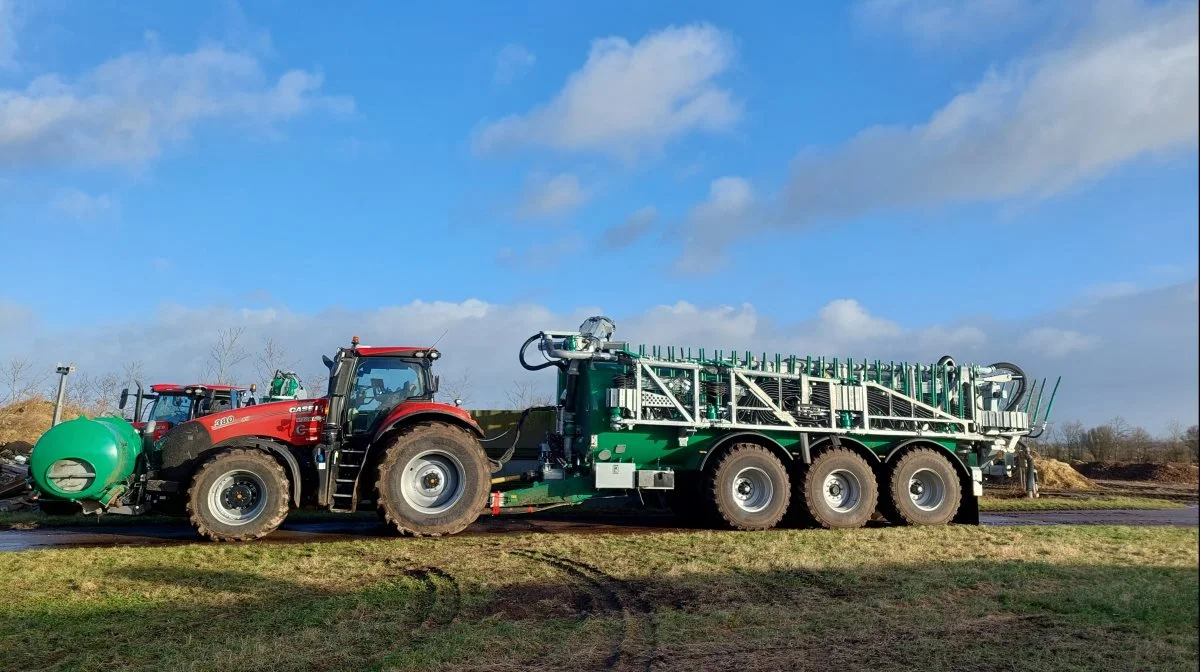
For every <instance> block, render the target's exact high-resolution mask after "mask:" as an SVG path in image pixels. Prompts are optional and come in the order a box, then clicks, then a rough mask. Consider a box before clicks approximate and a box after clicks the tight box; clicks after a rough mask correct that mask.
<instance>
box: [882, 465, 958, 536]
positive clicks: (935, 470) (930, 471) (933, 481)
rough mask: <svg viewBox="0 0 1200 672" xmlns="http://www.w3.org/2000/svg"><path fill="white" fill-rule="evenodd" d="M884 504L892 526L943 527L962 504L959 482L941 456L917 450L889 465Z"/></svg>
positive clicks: (951, 466) (952, 467)
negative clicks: (890, 469)
mask: <svg viewBox="0 0 1200 672" xmlns="http://www.w3.org/2000/svg"><path fill="white" fill-rule="evenodd" d="M922 500H923V501H922ZM885 502H886V506H885V507H884V514H885V515H887V518H888V520H890V521H891V522H892V523H894V524H896V525H945V524H947V523H949V522H950V521H951V520H953V519H954V516H955V514H957V513H958V507H959V505H961V504H962V483H961V482H960V481H959V478H958V472H956V471H955V470H954V465H952V464H950V460H949V459H948V458H947V457H946V456H945V455H942V454H941V453H939V452H938V451H937V450H934V449H932V448H918V449H916V450H914V451H912V452H909V453H905V454H904V456H903V457H901V458H900V459H899V460H897V461H896V463H895V464H894V465H892V471H891V476H890V477H889V478H888V484H887V497H886V499H885Z"/></svg>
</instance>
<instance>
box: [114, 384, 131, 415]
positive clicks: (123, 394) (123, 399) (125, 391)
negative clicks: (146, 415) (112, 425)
mask: <svg viewBox="0 0 1200 672" xmlns="http://www.w3.org/2000/svg"><path fill="white" fill-rule="evenodd" d="M127 403H129V388H128V387H127V388H125V389H123V390H121V401H119V402H117V408H119V409H121V410H125V404H127Z"/></svg>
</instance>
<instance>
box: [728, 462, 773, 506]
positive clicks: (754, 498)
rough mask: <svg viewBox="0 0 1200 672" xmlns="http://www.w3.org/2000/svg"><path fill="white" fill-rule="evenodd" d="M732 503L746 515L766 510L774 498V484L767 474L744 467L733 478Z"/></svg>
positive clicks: (756, 469)
mask: <svg viewBox="0 0 1200 672" xmlns="http://www.w3.org/2000/svg"><path fill="white" fill-rule="evenodd" d="M731 492H732V494H733V503H734V504H735V505H737V507H738V508H739V509H741V510H742V511H745V512H747V513H757V512H759V511H762V510H763V509H765V508H767V505H768V504H770V503H771V500H772V499H773V498H774V497H775V483H774V482H772V481H771V477H770V476H768V475H767V472H765V471H763V470H762V469H759V468H758V467H746V468H745V469H742V470H741V471H739V472H737V474H735V475H734V477H733V485H732V487H731Z"/></svg>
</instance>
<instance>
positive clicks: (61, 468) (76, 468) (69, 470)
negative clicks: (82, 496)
mask: <svg viewBox="0 0 1200 672" xmlns="http://www.w3.org/2000/svg"><path fill="white" fill-rule="evenodd" d="M46 480H47V481H49V482H50V484H51V485H53V486H54V487H55V488H57V489H58V490H60V491H62V492H81V491H83V490H86V489H88V488H90V487H92V483H94V482H95V481H96V470H95V469H94V468H92V465H90V464H88V463H87V462H86V461H84V460H80V459H76V458H73V457H68V458H65V459H62V460H58V461H57V462H55V463H54V464H51V465H50V469H49V470H47V471H46Z"/></svg>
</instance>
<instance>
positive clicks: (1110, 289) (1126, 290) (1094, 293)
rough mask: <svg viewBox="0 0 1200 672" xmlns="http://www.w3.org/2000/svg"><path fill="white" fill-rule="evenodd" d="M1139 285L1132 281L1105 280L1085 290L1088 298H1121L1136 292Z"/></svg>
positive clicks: (1094, 299)
mask: <svg viewBox="0 0 1200 672" xmlns="http://www.w3.org/2000/svg"><path fill="white" fill-rule="evenodd" d="M1137 291H1138V286H1137V284H1136V283H1132V282H1104V283H1100V284H1098V285H1093V286H1091V287H1088V288H1087V289H1086V290H1085V291H1084V296H1085V297H1086V298H1087V299H1090V300H1093V301H1096V300H1103V299H1119V298H1121V297H1123V296H1130V295H1133V294H1136V293H1137Z"/></svg>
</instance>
